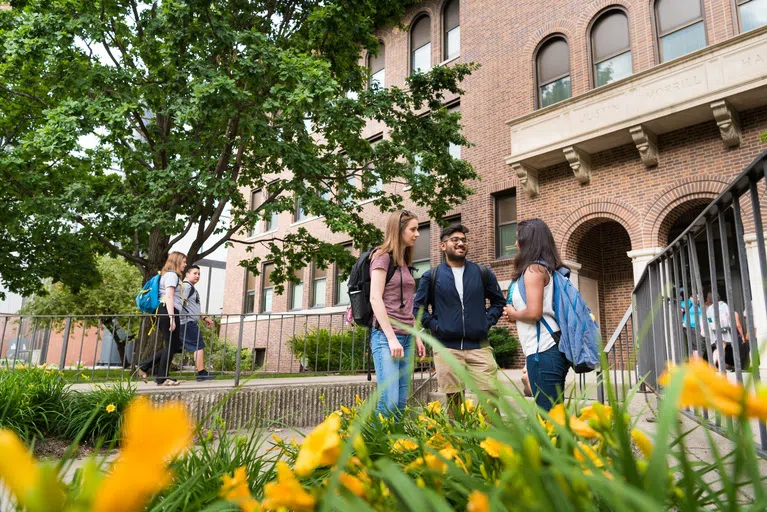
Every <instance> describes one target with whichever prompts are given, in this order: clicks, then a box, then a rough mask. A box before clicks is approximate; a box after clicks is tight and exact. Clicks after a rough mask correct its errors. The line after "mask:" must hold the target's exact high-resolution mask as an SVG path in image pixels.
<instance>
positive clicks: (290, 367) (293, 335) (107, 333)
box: [0, 312, 433, 389]
mask: <svg viewBox="0 0 767 512" xmlns="http://www.w3.org/2000/svg"><path fill="white" fill-rule="evenodd" d="M179 318H180V320H179V325H177V326H176V329H177V330H178V334H179V336H180V340H181V344H180V346H179V347H178V348H177V349H176V350H173V357H172V358H171V359H170V363H169V364H168V365H166V368H164V369H163V368H159V367H157V360H158V358H157V357H155V358H153V357H152V356H153V355H155V354H158V353H159V352H160V351H162V350H163V348H164V347H166V341H165V336H164V329H162V328H161V325H160V324H161V323H162V322H163V321H164V322H168V317H167V316H165V317H163V316H160V315H111V316H107V315H87V316H44V315H42V316H30V315H3V316H0V367H2V368H9V369H15V368H16V366H17V365H35V366H37V365H45V364H52V365H56V366H57V367H58V368H60V369H62V370H63V371H64V372H65V376H67V378H68V380H71V381H73V382H75V383H77V382H94V381H118V380H129V379H130V380H137V379H140V378H141V377H140V373H139V370H142V368H141V366H143V371H146V373H147V374H148V376H147V379H151V378H152V376H153V375H158V376H165V375H167V376H168V377H170V378H177V379H194V378H196V358H199V357H200V355H201V357H202V362H203V364H204V367H205V368H206V369H207V370H208V371H209V372H210V373H213V374H215V375H216V377H217V378H223V379H234V381H235V384H239V382H240V379H241V378H247V377H249V376H252V375H256V376H268V377H280V376H285V377H289V376H296V375H306V374H316V375H324V374H359V373H367V374H368V378H369V379H370V374H371V373H372V372H373V371H374V370H373V364H372V360H371V354H370V333H369V330H368V329H366V328H364V327H357V326H354V325H349V324H348V323H347V322H346V320H345V318H344V313H343V312H334V313H301V314H293V313H264V314H258V315H209V316H207V317H205V319H206V320H207V322H206V321H203V320H199V321H198V320H197V319H196V318H195V319H194V320H193V321H191V322H186V318H185V316H184V315H179ZM190 320H191V319H190ZM182 322H183V323H182ZM208 324H211V325H208ZM198 351H200V352H198ZM150 361H151V362H150ZM142 363H144V364H143V365H142ZM432 374H433V369H432V368H431V364H430V362H429V361H428V360H427V361H426V362H422V363H418V364H417V365H416V368H415V372H414V382H413V385H414V389H416V388H418V387H419V386H420V385H421V384H424V383H425V382H426V381H427V380H428V379H430V378H431V375H432Z"/></svg>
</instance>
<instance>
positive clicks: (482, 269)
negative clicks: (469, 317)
mask: <svg viewBox="0 0 767 512" xmlns="http://www.w3.org/2000/svg"><path fill="white" fill-rule="evenodd" d="M477 266H478V267H479V274H480V275H481V276H482V289H483V290H487V283H488V282H489V281H490V271H489V270H488V269H487V267H486V266H484V265H480V264H477ZM439 267H440V265H437V266H436V267H432V269H431V277H430V278H429V297H428V300H427V301H426V304H427V305H431V313H432V315H433V314H434V294H435V293H436V290H437V270H439Z"/></svg>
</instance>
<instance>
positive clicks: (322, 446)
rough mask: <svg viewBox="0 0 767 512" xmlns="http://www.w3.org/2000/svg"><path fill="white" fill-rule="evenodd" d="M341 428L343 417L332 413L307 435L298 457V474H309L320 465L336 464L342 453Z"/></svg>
mask: <svg viewBox="0 0 767 512" xmlns="http://www.w3.org/2000/svg"><path fill="white" fill-rule="evenodd" d="M340 428H341V419H340V418H339V417H338V416H337V415H335V414H331V415H330V416H328V417H327V418H325V421H323V422H322V423H320V424H319V425H317V427H316V428H315V429H314V430H312V431H311V432H310V433H309V435H308V436H306V438H305V439H304V442H303V443H302V444H301V449H300V450H299V452H298V457H297V458H296V463H295V471H296V474H297V475H299V476H307V475H308V474H309V473H311V472H312V471H314V469H315V468H317V467H319V466H330V465H333V464H335V462H336V460H338V457H339V456H340V455H341V436H339V435H338V430H339V429H340Z"/></svg>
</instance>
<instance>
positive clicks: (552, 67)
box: [535, 36, 570, 108]
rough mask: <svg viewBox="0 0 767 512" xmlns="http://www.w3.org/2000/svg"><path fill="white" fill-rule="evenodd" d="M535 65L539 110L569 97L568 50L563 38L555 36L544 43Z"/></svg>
mask: <svg viewBox="0 0 767 512" xmlns="http://www.w3.org/2000/svg"><path fill="white" fill-rule="evenodd" d="M535 64H536V70H537V75H538V106H539V107H540V108H543V107H548V106H549V105H553V104H554V103H557V102H560V101H562V100H566V99H567V98H569V97H570V50H569V48H568V46H567V41H565V38H564V37H562V36H555V37H551V38H549V39H548V40H547V41H546V42H544V43H543V45H542V46H541V48H540V49H539V50H538V54H537V56H536V59H535Z"/></svg>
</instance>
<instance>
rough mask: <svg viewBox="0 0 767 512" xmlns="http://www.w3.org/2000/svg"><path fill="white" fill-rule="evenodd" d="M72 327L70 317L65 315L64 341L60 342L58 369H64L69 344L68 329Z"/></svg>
mask: <svg viewBox="0 0 767 512" xmlns="http://www.w3.org/2000/svg"><path fill="white" fill-rule="evenodd" d="M71 327H72V317H71V316H67V321H66V323H65V324H64V341H63V342H62V344H61V357H60V358H59V370H64V365H66V364H67V347H68V346H69V329H70V328H71Z"/></svg>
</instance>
